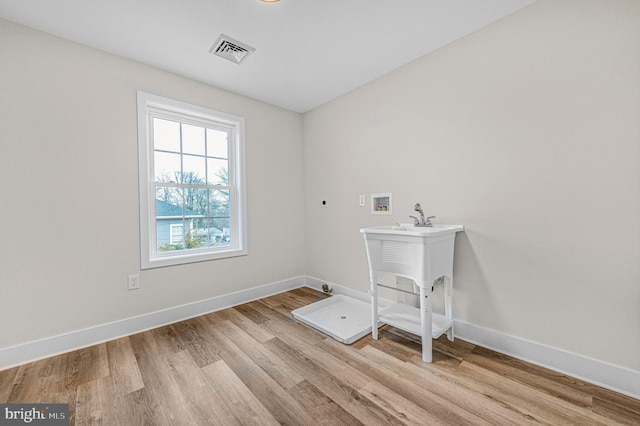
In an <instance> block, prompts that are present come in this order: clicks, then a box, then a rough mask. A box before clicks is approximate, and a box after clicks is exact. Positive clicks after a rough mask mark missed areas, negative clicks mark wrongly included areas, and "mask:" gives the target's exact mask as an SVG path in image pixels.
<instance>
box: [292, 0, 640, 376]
mask: <svg viewBox="0 0 640 426" xmlns="http://www.w3.org/2000/svg"><path fill="white" fill-rule="evenodd" d="M304 141H305V152H304V156H305V168H304V170H305V197H306V226H305V230H306V246H307V251H306V254H307V255H306V269H305V272H306V274H307V275H310V276H314V277H318V278H321V279H324V280H328V281H331V282H334V283H337V284H340V285H343V286H347V287H351V288H354V289H357V290H360V291H366V290H367V288H368V282H367V281H368V269H367V262H366V257H365V250H364V243H363V239H362V236H361V235H360V234H359V232H358V230H359V228H361V227H366V226H375V225H385V224H391V223H394V222H396V221H405V222H406V221H408V217H407V216H408V215H409V214H413V212H412V211H413V205H414V203H416V202H421V203H422V206H423V208H424V209H425V211H426V213H428V214H435V215H437V216H438V217H437V219H436V222H438V223H451V224H464V225H465V227H466V232H465V233H464V234H459V236H458V237H457V240H456V260H455V271H454V274H455V282H454V287H455V290H454V291H455V293H454V315H455V316H456V317H457V318H458V319H460V320H462V321H466V322H469V323H472V324H474V325H477V326H480V327H484V328H488V329H493V330H497V331H498V332H501V333H505V334H508V335H513V336H518V337H520V338H523V339H528V340H531V341H534V342H538V343H541V344H544V345H549V346H552V347H555V348H560V349H565V350H568V351H571V352H575V353H578V354H581V355H584V356H587V357H593V358H596V359H599V360H603V361H606V362H610V363H613V364H617V365H620V366H626V367H629V368H632V369H635V370H638V369H640V357H639V356H638V354H639V353H640V225H639V223H640V161H639V160H640V2H638V1H612V0H606V1H605V0H600V1H596V0H590V1H584V0H571V1H569V0H567V1H564V0H563V1H551V0H542V1H540V2H538V3H536V4H534V5H533V6H530V7H528V8H526V9H524V10H522V11H520V12H517V13H516V14H513V15H511V16H509V17H507V18H506V19H504V20H502V21H500V22H498V23H496V24H494V25H491V26H489V27H487V28H485V29H483V30H481V31H479V32H476V33H474V34H472V35H470V36H468V37H466V38H464V39H462V40H459V41H457V42H455V43H453V44H451V45H449V46H446V47H444V48H442V49H440V50H439V51H437V52H435V53H433V54H431V55H427V56H425V57H423V58H421V59H419V60H417V61H415V62H413V63H411V64H409V65H407V66H405V67H403V68H401V69H399V70H397V71H395V72H392V73H390V74H388V75H386V76H385V77H383V78H380V79H378V80H377V81H375V82H372V83H370V84H367V85H365V86H363V87H361V88H359V89H357V90H354V91H353V92H351V93H349V94H347V95H345V96H343V97H341V98H339V99H336V100H334V101H332V102H329V103H327V104H325V105H324V106H322V107H320V108H317V109H316V110H314V111H311V112H309V113H307V114H305V115H304ZM376 192H392V193H393V200H394V204H393V215H392V216H372V215H370V214H369V213H368V208H369V207H370V206H369V200H368V199H367V208H361V207H358V195H359V194H367V197H368V195H369V194H371V193H376ZM322 199H327V200H328V202H329V204H328V208H324V209H322V208H320V201H321V200H322Z"/></svg>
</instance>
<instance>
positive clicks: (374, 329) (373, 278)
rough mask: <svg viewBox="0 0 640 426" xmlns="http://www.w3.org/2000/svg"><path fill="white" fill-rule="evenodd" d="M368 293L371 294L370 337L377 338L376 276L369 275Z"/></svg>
mask: <svg viewBox="0 0 640 426" xmlns="http://www.w3.org/2000/svg"><path fill="white" fill-rule="evenodd" d="M370 281H371V283H370V286H371V288H370V289H369V293H370V294H371V337H372V338H373V340H378V283H377V281H378V278H377V277H376V276H375V275H371V278H370Z"/></svg>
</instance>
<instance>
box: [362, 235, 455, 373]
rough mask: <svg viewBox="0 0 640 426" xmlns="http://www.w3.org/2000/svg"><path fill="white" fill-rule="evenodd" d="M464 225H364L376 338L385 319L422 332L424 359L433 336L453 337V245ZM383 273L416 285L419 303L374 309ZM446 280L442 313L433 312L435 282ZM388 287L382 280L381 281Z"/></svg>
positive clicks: (408, 329) (444, 282)
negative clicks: (417, 304) (418, 305)
mask: <svg viewBox="0 0 640 426" xmlns="http://www.w3.org/2000/svg"><path fill="white" fill-rule="evenodd" d="M463 230H464V227H463V226H462V225H437V224H434V225H433V226H414V225H413V224H397V225H393V226H380V227H374V228H364V229H361V230H360V232H361V233H362V234H363V235H364V240H365V243H366V248H367V258H368V260H369V276H370V293H371V310H372V318H371V324H372V328H371V334H372V337H373V339H376V340H377V339H378V326H379V325H381V324H389V325H392V326H394V327H398V328H400V329H403V330H405V331H408V332H411V333H415V334H418V335H420V336H421V338H422V360H423V361H424V362H431V360H432V353H431V343H432V342H431V338H432V337H433V338H437V337H439V336H440V335H442V334H443V333H445V332H446V333H447V338H448V339H449V340H453V314H452V310H451V309H452V300H451V298H452V294H453V248H454V242H455V236H456V233H457V232H460V231H463ZM386 274H394V275H396V276H399V277H404V278H409V279H411V280H413V282H415V284H416V286H417V287H418V288H419V289H420V308H415V307H412V306H406V305H401V304H394V305H391V306H389V307H385V308H384V309H382V310H380V312H378V286H380V285H381V284H379V278H380V277H381V276H383V275H386ZM436 281H437V282H442V283H443V284H444V306H445V314H444V315H439V314H434V313H433V312H432V306H433V305H432V301H431V297H432V289H433V285H434V283H435V282H436ZM383 287H386V286H383Z"/></svg>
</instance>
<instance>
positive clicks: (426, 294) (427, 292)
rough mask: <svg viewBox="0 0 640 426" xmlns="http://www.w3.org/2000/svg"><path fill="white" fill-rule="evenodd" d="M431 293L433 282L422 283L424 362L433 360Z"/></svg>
mask: <svg viewBox="0 0 640 426" xmlns="http://www.w3.org/2000/svg"><path fill="white" fill-rule="evenodd" d="M425 287H428V288H425ZM431 295H432V293H431V284H430V283H422V284H421V285H420V323H421V330H422V336H421V337H422V361H423V362H431V361H432V360H433V354H432V353H431V346H432V342H431V321H432V319H431V309H432V304H431Z"/></svg>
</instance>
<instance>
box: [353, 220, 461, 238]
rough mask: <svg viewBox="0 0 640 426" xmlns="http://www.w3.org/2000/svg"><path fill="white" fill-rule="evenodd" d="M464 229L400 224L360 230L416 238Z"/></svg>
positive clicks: (458, 226) (457, 226)
mask: <svg viewBox="0 0 640 426" xmlns="http://www.w3.org/2000/svg"><path fill="white" fill-rule="evenodd" d="M463 229H464V226H462V225H440V224H434V225H433V226H415V225H413V224H412V223H402V224H400V225H393V226H377V227H373V228H365V229H361V230H360V232H362V233H363V234H365V233H368V234H391V235H412V236H417V237H424V236H435V235H444V234H450V233H456V232H460V231H462V230H463Z"/></svg>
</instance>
